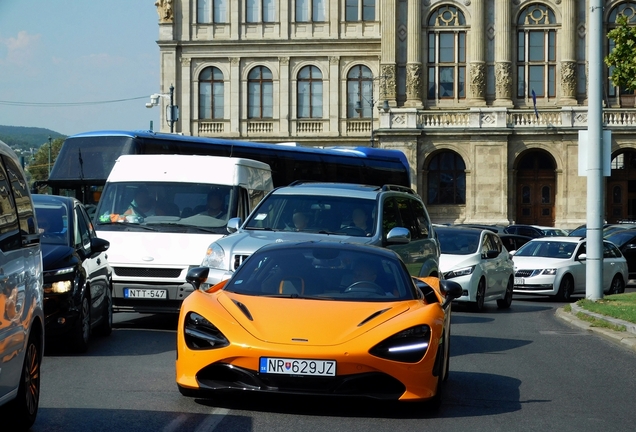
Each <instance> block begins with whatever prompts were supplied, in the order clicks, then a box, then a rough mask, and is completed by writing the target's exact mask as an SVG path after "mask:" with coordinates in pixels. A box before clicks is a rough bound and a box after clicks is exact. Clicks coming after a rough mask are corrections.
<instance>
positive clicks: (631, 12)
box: [607, 2, 636, 97]
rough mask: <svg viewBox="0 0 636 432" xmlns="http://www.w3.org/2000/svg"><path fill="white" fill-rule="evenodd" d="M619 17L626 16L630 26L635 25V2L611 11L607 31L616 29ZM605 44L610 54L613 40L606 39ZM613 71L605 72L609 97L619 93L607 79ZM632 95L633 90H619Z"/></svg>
mask: <svg viewBox="0 0 636 432" xmlns="http://www.w3.org/2000/svg"><path fill="white" fill-rule="evenodd" d="M620 15H624V16H626V17H627V20H628V22H629V23H630V24H634V25H636V2H625V3H621V4H619V5H617V6H616V7H615V8H614V9H612V11H611V12H610V14H609V17H608V22H607V31H610V30H611V29H613V28H614V27H616V18H618V17H619V16H620ZM607 43H608V46H607V52H608V53H610V52H612V50H613V49H614V45H615V43H614V41H613V40H611V39H609V38H607ZM613 69H614V67H613V66H611V67H609V68H608V70H607V82H608V89H607V93H608V95H609V97H616V95H617V94H618V91H619V90H618V89H617V88H616V87H615V86H614V85H613V84H612V82H611V81H610V79H609V77H611V76H612V70H613ZM632 93H634V91H633V90H627V89H620V94H632Z"/></svg>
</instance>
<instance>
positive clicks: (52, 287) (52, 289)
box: [44, 280, 73, 294]
mask: <svg viewBox="0 0 636 432" xmlns="http://www.w3.org/2000/svg"><path fill="white" fill-rule="evenodd" d="M72 286H73V282H72V281H70V280H64V281H59V282H53V283H52V284H45V285H44V293H46V294H51V293H52V294H64V293H67V292H69V291H70V290H71V287H72Z"/></svg>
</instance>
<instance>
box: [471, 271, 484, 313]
mask: <svg viewBox="0 0 636 432" xmlns="http://www.w3.org/2000/svg"><path fill="white" fill-rule="evenodd" d="M485 297H486V281H485V280H484V279H480V280H479V285H477V293H476V294H475V302H474V303H473V304H472V306H473V310H474V311H475V312H481V311H482V310H484V299H485Z"/></svg>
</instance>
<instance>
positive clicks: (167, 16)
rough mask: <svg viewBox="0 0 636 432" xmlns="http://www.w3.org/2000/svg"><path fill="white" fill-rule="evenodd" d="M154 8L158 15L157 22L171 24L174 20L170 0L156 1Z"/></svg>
mask: <svg viewBox="0 0 636 432" xmlns="http://www.w3.org/2000/svg"><path fill="white" fill-rule="evenodd" d="M155 6H156V7H157V13H158V14H159V22H161V23H171V22H172V20H173V18H174V11H173V9H172V0H157V1H156V2H155Z"/></svg>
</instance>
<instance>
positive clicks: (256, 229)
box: [245, 226, 277, 231]
mask: <svg viewBox="0 0 636 432" xmlns="http://www.w3.org/2000/svg"><path fill="white" fill-rule="evenodd" d="M245 229H246V230H254V231H277V230H274V229H273V228H269V227H249V226H248V227H245Z"/></svg>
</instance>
